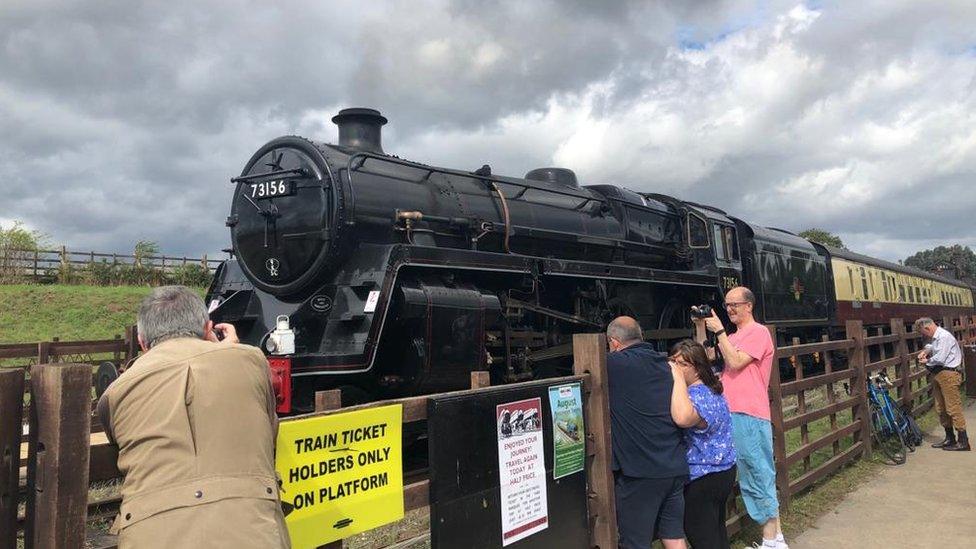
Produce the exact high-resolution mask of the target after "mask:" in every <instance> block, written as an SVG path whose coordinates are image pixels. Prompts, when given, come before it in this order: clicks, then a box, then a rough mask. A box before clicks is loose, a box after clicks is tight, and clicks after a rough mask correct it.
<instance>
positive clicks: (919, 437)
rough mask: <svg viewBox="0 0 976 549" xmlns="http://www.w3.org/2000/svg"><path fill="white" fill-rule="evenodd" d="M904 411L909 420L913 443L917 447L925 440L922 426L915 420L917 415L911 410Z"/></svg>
mask: <svg viewBox="0 0 976 549" xmlns="http://www.w3.org/2000/svg"><path fill="white" fill-rule="evenodd" d="M902 412H903V413H904V414H905V420H906V421H907V422H908V433H909V434H910V435H911V437H912V442H913V444H915V446H916V447H918V446H921V445H922V441H923V440H924V438H923V434H922V428H921V427H919V426H918V422H916V421H915V416H914V415H912V413H911V412H909V411H907V410H902Z"/></svg>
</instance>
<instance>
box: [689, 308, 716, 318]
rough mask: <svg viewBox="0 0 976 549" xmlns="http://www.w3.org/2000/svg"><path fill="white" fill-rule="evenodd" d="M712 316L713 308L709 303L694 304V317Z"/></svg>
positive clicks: (692, 313)
mask: <svg viewBox="0 0 976 549" xmlns="http://www.w3.org/2000/svg"><path fill="white" fill-rule="evenodd" d="M710 316H712V308H711V307H710V306H708V305H694V306H692V307H691V317H692V318H708V317H710Z"/></svg>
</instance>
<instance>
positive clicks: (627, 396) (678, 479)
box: [607, 316, 688, 549]
mask: <svg viewBox="0 0 976 549" xmlns="http://www.w3.org/2000/svg"><path fill="white" fill-rule="evenodd" d="M643 339H644V338H643V333H642V331H641V328H640V325H639V324H638V323H637V321H636V320H634V319H633V318H630V317H626V316H622V317H619V318H616V319H614V321H613V322H611V323H610V325H609V326H608V327H607V343H608V344H609V346H610V355H609V356H608V357H607V381H608V383H609V392H610V422H611V440H612V446H613V470H614V492H615V497H616V502H617V529H618V530H619V533H620V547H621V549H631V548H641V549H644V548H646V547H649V546H650V544H651V540H652V539H653V538H655V537H658V538H660V539H661V541H662V543H663V544H664V547H665V548H666V549H676V548H684V547H685V543H684V537H685V535H684V494H683V489H684V485H685V482H686V481H687V480H688V462H687V460H686V459H685V444H684V439H683V437H682V432H681V428H680V427H678V426H677V425H676V424H675V423H674V421H673V420H672V419H671V389H672V384H673V383H674V381H673V378H672V376H671V367H670V365H669V364H668V357H667V355H665V354H664V353H660V352H658V351H656V350H654V347H652V346H651V345H650V344H649V343H645V342H644V340H643Z"/></svg>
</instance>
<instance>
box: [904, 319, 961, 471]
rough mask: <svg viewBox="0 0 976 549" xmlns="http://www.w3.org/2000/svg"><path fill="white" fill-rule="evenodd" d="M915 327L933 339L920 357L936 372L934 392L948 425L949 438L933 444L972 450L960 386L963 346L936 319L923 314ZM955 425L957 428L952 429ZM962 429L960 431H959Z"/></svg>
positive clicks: (937, 409)
mask: <svg viewBox="0 0 976 549" xmlns="http://www.w3.org/2000/svg"><path fill="white" fill-rule="evenodd" d="M915 329H916V330H918V331H919V332H921V333H922V335H924V336H925V337H926V338H928V339H930V340H931V347H929V346H928V345H926V347H927V348H926V349H924V350H922V351H921V352H919V353H918V361H919V363H920V364H923V365H924V366H925V368H926V369H928V371H929V372H931V373H932V396H933V397H934V398H935V410H936V412H938V414H939V421H940V422H941V423H942V427H943V428H944V429H945V434H946V437H945V440H943V441H942V442H936V443H935V444H933V445H932V447H933V448H942V449H943V450H950V451H963V452H968V451H969V437H968V436H967V435H966V416H964V415H963V413H962V399H961V398H960V396H959V386H960V385H962V374H961V373H960V371H959V370H960V366H961V365H962V350H961V349H960V348H959V342H958V341H956V337H955V336H953V335H952V334H951V333H950V332H949V330H946V329H945V328H940V327H939V326H938V325H937V324H936V323H935V321H933V320H932V319H931V318H928V317H922V318H920V319H918V320H916V321H915ZM953 427H955V429H956V432H955V433H954V432H953V431H952V429H953ZM957 433H958V434H957Z"/></svg>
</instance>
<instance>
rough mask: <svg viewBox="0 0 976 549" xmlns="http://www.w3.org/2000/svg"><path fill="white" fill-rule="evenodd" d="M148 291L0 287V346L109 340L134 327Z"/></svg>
mask: <svg viewBox="0 0 976 549" xmlns="http://www.w3.org/2000/svg"><path fill="white" fill-rule="evenodd" d="M150 290H151V288H148V287H138V286H118V287H99V286H65V285H50V286H42V285H9V286H8V285H4V286H0V303H2V306H0V343H30V342H35V341H51V339H52V338H55V337H57V338H60V339H61V340H62V341H73V340H84V339H111V338H112V337H114V336H115V335H116V334H122V333H124V332H125V327H126V326H130V325H132V324H134V323H135V318H136V311H137V310H138V308H139V303H140V302H141V301H142V299H143V298H144V297H145V296H146V295H147V294H148V293H149V291H150Z"/></svg>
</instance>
